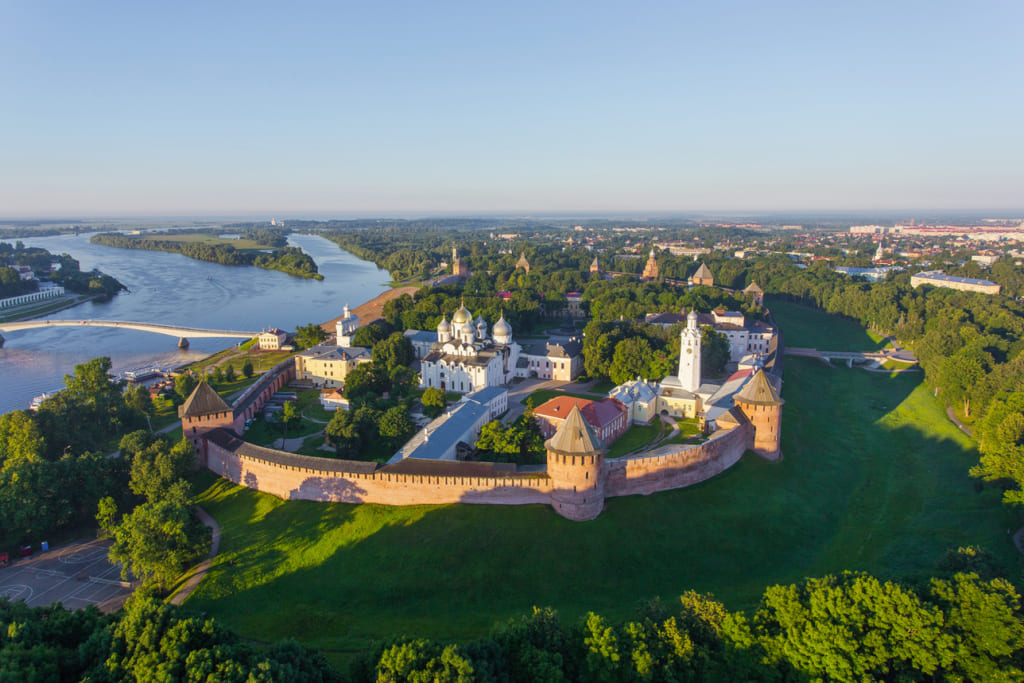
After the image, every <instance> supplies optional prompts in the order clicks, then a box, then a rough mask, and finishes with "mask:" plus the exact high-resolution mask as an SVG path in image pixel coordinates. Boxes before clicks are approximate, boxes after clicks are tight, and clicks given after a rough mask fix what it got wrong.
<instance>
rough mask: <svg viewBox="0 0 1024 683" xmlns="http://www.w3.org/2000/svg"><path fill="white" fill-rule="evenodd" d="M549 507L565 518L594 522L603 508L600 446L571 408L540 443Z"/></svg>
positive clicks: (602, 465)
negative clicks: (544, 456) (549, 485)
mask: <svg viewBox="0 0 1024 683" xmlns="http://www.w3.org/2000/svg"><path fill="white" fill-rule="evenodd" d="M544 447H545V448H546V449H547V452H548V458H547V461H548V468H547V471H548V477H550V479H551V483H552V485H553V488H552V491H551V506H552V507H553V508H554V509H555V512H557V513H558V514H560V515H562V516H563V517H565V518H566V519H571V520H574V521H577V522H583V521H586V520H589V519H594V518H595V517H597V516H598V515H599V514H601V510H602V509H603V508H604V482H605V471H604V445H603V444H602V443H601V440H600V439H599V438H597V435H596V434H594V432H593V430H592V429H591V428H590V425H588V424H587V421H586V420H585V419H583V413H581V412H580V409H579V406H577V405H573V407H572V410H570V411H569V415H568V417H566V418H565V422H563V423H562V424H561V425H560V426H559V427H558V430H557V431H556V432H555V434H554V436H552V437H551V438H550V439H548V440H547V441H545V442H544Z"/></svg>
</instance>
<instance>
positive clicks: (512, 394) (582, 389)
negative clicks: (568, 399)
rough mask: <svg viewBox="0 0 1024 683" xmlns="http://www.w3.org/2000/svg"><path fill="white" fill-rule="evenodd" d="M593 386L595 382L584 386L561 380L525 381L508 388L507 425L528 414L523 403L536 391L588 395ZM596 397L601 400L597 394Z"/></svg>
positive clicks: (505, 419)
mask: <svg viewBox="0 0 1024 683" xmlns="http://www.w3.org/2000/svg"><path fill="white" fill-rule="evenodd" d="M593 384H594V383H593V382H585V383H583V384H578V383H576V382H563V381H562V380H559V379H524V380H522V381H521V382H519V383H518V384H513V385H512V386H510V387H509V388H508V413H507V414H506V415H505V417H504V421H505V424H512V422H513V421H514V420H515V419H516V418H518V417H519V416H520V415H522V414H523V413H525V412H526V406H525V405H523V404H522V401H523V400H524V399H525V398H526V397H527V396H529V395H530V394H532V393H533V392H535V391H540V390H541V389H550V390H551V391H565V392H567V393H570V394H586V393H590V392H589V389H590V387H591V386H593ZM594 396H595V398H600V396H598V395H597V394H595V395H594Z"/></svg>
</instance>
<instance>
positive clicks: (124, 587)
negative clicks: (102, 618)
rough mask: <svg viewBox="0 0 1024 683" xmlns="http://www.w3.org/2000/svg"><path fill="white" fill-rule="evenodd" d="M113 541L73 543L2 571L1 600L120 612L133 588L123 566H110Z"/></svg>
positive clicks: (24, 560) (33, 604)
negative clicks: (4, 598) (109, 555)
mask: <svg viewBox="0 0 1024 683" xmlns="http://www.w3.org/2000/svg"><path fill="white" fill-rule="evenodd" d="M110 544H111V542H110V541H109V540H99V539H90V540H86V541H73V542H71V543H68V544H67V545H64V546H61V547H59V548H51V549H50V550H49V551H47V552H44V553H39V554H37V555H35V556H33V557H27V558H21V559H17V560H15V561H13V562H12V563H11V566H9V567H6V568H3V569H0V596H6V597H8V598H10V599H11V600H24V601H25V603H26V604H27V605H28V606H29V607H42V606H45V605H49V604H50V603H53V602H60V603H61V604H63V605H64V607H65V608H67V609H70V610H76V609H81V608H83V607H86V606H88V605H95V606H97V607H98V608H99V609H100V610H102V611H103V612H106V613H108V614H109V613H110V612H116V611H117V610H118V609H120V608H121V605H123V604H124V602H125V600H127V599H128V596H129V595H131V593H132V590H133V588H134V587H133V585H132V584H131V583H130V582H128V581H124V580H122V579H121V567H120V565H112V564H110V560H109V559H108V557H107V555H108V552H109V550H110Z"/></svg>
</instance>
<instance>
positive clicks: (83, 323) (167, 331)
mask: <svg viewBox="0 0 1024 683" xmlns="http://www.w3.org/2000/svg"><path fill="white" fill-rule="evenodd" d="M39 327H118V328H121V329H125V330H139V331H140V332H153V333H154V334H163V335H166V336H168V337H177V338H178V346H180V347H186V346H188V338H189V337H192V338H193V339H200V338H211V337H217V338H223V339H239V338H243V339H247V338H250V337H255V336H257V335H259V332H247V331H240V330H204V329H202V328H198V327H177V326H175V325H159V324H157V323H140V322H132V321H130V320H23V321H21V322H15V323H0V333H3V332H8V333H10V332H16V331H18V330H31V329H35V328H39ZM3 344H4V337H3V335H2V334H0V346H3Z"/></svg>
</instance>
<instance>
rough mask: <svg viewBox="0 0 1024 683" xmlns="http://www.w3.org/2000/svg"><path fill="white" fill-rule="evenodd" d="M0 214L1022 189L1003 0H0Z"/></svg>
mask: <svg viewBox="0 0 1024 683" xmlns="http://www.w3.org/2000/svg"><path fill="white" fill-rule="evenodd" d="M0 17H2V19H0V93H2V101H0V136H2V138H0V215H3V216H15V215H97V214H98V215H127V214H177V215H183V214H213V213H225V214H259V213H263V212H265V213H266V214H267V215H268V216H269V215H276V216H287V215H296V214H298V213H319V214H324V215H331V214H336V215H342V214H351V213H376V214H397V213H400V212H413V213H417V212H419V213H425V214H427V213H429V214H436V213H472V212H513V213H529V212H534V213H540V212H547V211H568V212H572V211H587V212H602V211H610V212H621V211H650V212H662V211H663V212H668V211H693V210H723V211H729V210H731V211H746V210H819V209H837V210H878V209H901V208H912V209H913V208H917V209H920V208H925V209H965V208H966V209H974V208H977V209H985V208H988V209H993V210H995V209H1007V208H1021V207H1024V171H1022V168H1021V164H1022V163H1024V118H1022V117H1024V106H1022V105H1024V57H1022V55H1024V51H1022V47H1021V39H1020V34H1021V28H1022V27H1024V2H1020V0H1016V1H1012V2H983V1H980V2H971V3H969V2H963V1H958V2H945V1H930V2H893V1H892V0H889V1H886V2H871V3H868V2H846V3H831V2H823V1H821V0H815V1H813V2H798V3H775V2H682V1H680V2H670V1H667V0H665V1H662V2H653V3H645V2H635V1H634V2H616V3H609V2H599V1H597V2H595V1H587V2H557V1H555V2H551V1H550V0H548V1H545V2H523V1H517V2H500V3H498V2H480V1H479V0H477V1H476V2H464V3H453V2H422V1H417V2H358V3H357V2H324V3H314V2H300V3H286V2H274V3H263V2H219V1H217V2H167V3H156V2H144V1H140V0H132V1H131V2H104V1H103V0H96V1H95V2H82V1H81V0H71V1H60V0H54V1H49V0H46V1H39V2H34V1H30V0H17V1H8V0H0Z"/></svg>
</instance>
